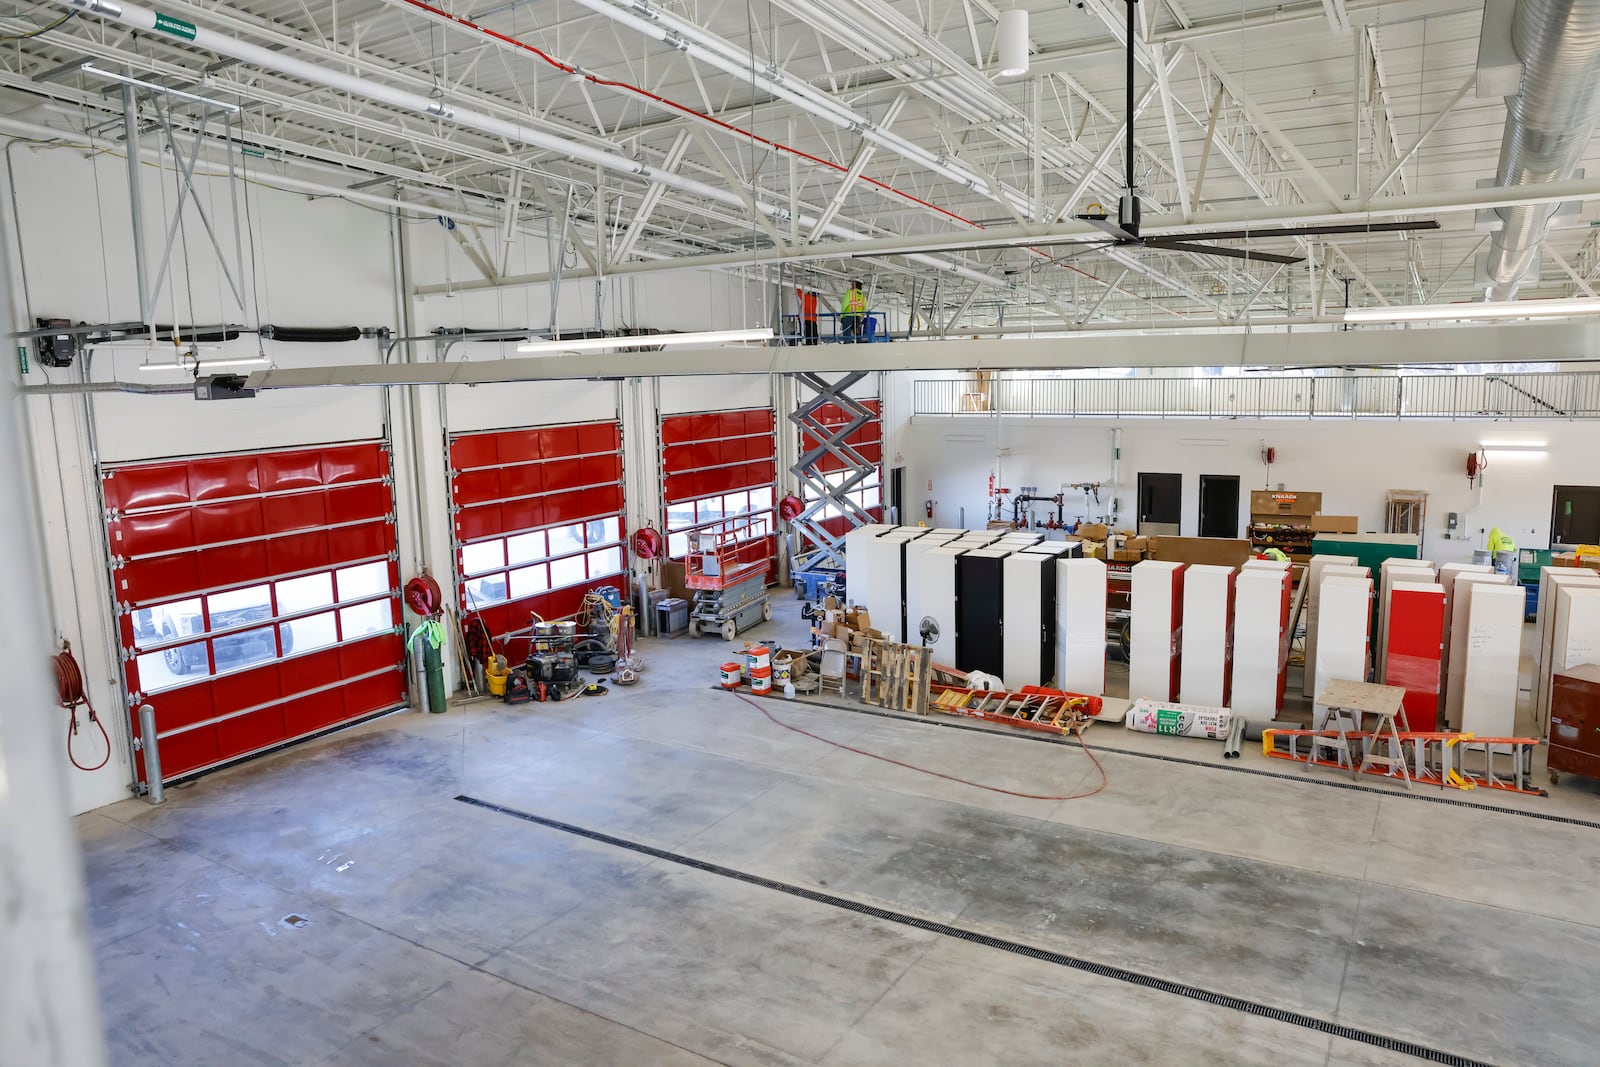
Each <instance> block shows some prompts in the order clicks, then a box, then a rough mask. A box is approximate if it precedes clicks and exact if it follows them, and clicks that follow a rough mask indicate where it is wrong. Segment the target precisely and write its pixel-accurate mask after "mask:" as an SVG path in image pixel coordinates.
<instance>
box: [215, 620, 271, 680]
mask: <svg viewBox="0 0 1600 1067" xmlns="http://www.w3.org/2000/svg"><path fill="white" fill-rule="evenodd" d="M211 655H212V659H213V662H214V663H215V664H216V668H217V670H218V672H221V671H236V670H239V669H240V668H243V667H249V666H253V665H254V664H257V663H266V662H268V661H269V660H275V659H277V658H278V643H277V627H275V626H257V627H256V628H255V629H253V630H245V631H244V632H243V633H237V634H228V635H226V636H224V637H218V638H215V639H213V640H212V642H211Z"/></svg>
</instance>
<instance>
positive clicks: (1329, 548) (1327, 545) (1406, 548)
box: [1311, 534, 1422, 581]
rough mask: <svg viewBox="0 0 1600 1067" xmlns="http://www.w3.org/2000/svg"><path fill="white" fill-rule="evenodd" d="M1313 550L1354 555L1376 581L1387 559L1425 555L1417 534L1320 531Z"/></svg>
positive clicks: (1325, 553)
mask: <svg viewBox="0 0 1600 1067" xmlns="http://www.w3.org/2000/svg"><path fill="white" fill-rule="evenodd" d="M1311 551H1312V553H1313V554H1315V555H1318V556H1354V557H1355V558H1356V566H1358V567H1366V568H1368V569H1369V570H1370V571H1371V572H1372V577H1373V580H1374V581H1376V580H1377V577H1378V571H1379V569H1380V568H1381V567H1382V566H1383V561H1384V560H1386V559H1421V558H1422V550H1421V546H1420V545H1419V544H1418V538H1417V536H1416V535H1415V534H1318V535H1317V536H1316V540H1314V541H1312V542H1311Z"/></svg>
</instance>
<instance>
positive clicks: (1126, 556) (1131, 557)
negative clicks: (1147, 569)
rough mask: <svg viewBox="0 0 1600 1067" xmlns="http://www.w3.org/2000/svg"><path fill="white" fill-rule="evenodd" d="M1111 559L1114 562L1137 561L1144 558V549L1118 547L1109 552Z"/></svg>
mask: <svg viewBox="0 0 1600 1067" xmlns="http://www.w3.org/2000/svg"><path fill="white" fill-rule="evenodd" d="M1111 559H1112V561H1113V562H1115V563H1139V562H1141V561H1143V559H1144V550H1143V549H1139V550H1135V549H1128V548H1118V549H1113V550H1112V552H1111Z"/></svg>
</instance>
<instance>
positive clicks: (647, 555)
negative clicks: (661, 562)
mask: <svg viewBox="0 0 1600 1067" xmlns="http://www.w3.org/2000/svg"><path fill="white" fill-rule="evenodd" d="M633 554H634V556H635V557H636V558H638V559H660V558H661V535H660V534H659V533H657V532H656V530H655V527H653V526H646V527H644V528H643V529H641V530H635V531H634V533H633Z"/></svg>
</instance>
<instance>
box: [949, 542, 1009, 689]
mask: <svg viewBox="0 0 1600 1067" xmlns="http://www.w3.org/2000/svg"><path fill="white" fill-rule="evenodd" d="M1005 556H1006V553H1004V552H997V551H992V550H990V549H978V550H977V551H975V552H967V553H964V554H963V555H960V556H957V557H956V663H957V665H959V666H960V668H961V669H962V670H964V671H988V672H989V673H990V674H993V675H998V676H1000V677H1004V674H1005V658H1006V657H1005V642H1004V638H1003V637H1002V635H1001V631H1000V627H1001V625H1002V622H1001V620H1002V619H1003V618H1004V607H1005V605H1004V599H1003V593H1002V592H1001V589H1002V583H1001V561H1002V560H1004V558H1005Z"/></svg>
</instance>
